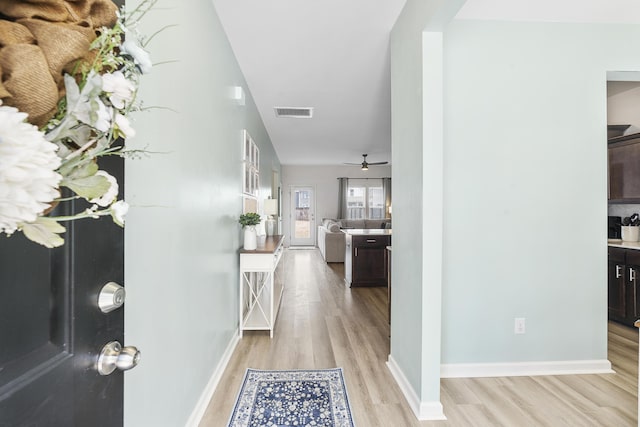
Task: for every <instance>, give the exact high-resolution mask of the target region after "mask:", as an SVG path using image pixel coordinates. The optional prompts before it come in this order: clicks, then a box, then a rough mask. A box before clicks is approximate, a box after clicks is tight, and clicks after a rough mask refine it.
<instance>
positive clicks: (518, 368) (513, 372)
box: [440, 359, 614, 378]
mask: <svg viewBox="0 0 640 427" xmlns="http://www.w3.org/2000/svg"><path fill="white" fill-rule="evenodd" d="M611 373H614V371H613V370H612V369H611V362H609V361H608V360H606V359H604V360H566V361H564V360H563V361H555V362H517V363H453V364H443V365H442V366H440V377H441V378H477V377H522V376H538V375H577V374H611Z"/></svg>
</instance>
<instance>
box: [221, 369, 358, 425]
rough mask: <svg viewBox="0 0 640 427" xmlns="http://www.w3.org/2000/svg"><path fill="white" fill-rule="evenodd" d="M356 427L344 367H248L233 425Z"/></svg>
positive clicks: (233, 414) (232, 417)
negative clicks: (280, 369)
mask: <svg viewBox="0 0 640 427" xmlns="http://www.w3.org/2000/svg"><path fill="white" fill-rule="evenodd" d="M259 426H270V427H282V426H314V427H354V423H353V418H352V416H351V408H350V407H349V399H348V398H347V389H346V387H345V385H344V377H343V376H342V368H336V369H321V370H313V371H307V370H296V371H259V370H256V369H247V373H246V374H245V376H244V381H243V383H242V388H241V389H240V394H239V395H238V400H237V401H236V406H235V408H234V409H233V413H232V414H231V419H230V421H229V427H259Z"/></svg>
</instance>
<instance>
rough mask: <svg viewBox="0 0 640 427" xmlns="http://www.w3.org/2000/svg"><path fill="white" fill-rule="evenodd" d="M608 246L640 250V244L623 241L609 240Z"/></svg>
mask: <svg viewBox="0 0 640 427" xmlns="http://www.w3.org/2000/svg"><path fill="white" fill-rule="evenodd" d="M607 246H613V247H614V248H624V249H637V250H640V242H623V241H622V239H607Z"/></svg>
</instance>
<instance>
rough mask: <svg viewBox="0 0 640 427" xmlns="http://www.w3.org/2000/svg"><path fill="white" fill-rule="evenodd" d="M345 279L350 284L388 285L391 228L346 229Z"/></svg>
mask: <svg viewBox="0 0 640 427" xmlns="http://www.w3.org/2000/svg"><path fill="white" fill-rule="evenodd" d="M342 231H343V232H344V233H345V234H346V236H345V256H344V281H345V283H346V284H347V285H348V286H387V274H388V269H387V262H386V257H387V250H386V248H387V246H390V245H391V230H389V229H377V228H375V229H346V230H342Z"/></svg>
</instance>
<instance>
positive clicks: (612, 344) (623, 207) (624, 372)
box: [607, 71, 640, 383]
mask: <svg viewBox="0 0 640 427" xmlns="http://www.w3.org/2000/svg"><path fill="white" fill-rule="evenodd" d="M638 105H640V72H637V71H633V72H632V71H613V72H612V71H609V72H607V138H608V139H607V151H608V152H609V155H612V153H615V152H616V151H617V150H620V149H621V148H620V147H619V146H620V144H630V141H631V140H630V139H629V138H633V136H634V135H635V134H637V133H640V118H639V116H638V114H637V110H638ZM625 138H626V141H625ZM611 143H613V145H611V146H610V145H609V144H611ZM616 145H618V147H617V148H616ZM611 147H614V148H611ZM627 147H629V145H627ZM612 150H613V151H612ZM613 155H614V157H612V158H611V159H610V158H607V167H608V172H607V180H608V182H607V193H608V200H607V212H608V215H609V216H610V217H620V218H624V217H629V216H631V215H632V214H634V213H636V212H640V204H638V203H629V202H628V201H627V202H625V201H624V200H623V199H624V198H625V197H627V198H628V197H629V196H628V195H626V194H624V193H622V192H620V190H619V188H618V187H619V185H617V184H619V183H621V182H626V179H628V178H627V177H626V175H624V174H620V175H618V173H619V172H621V171H622V170H621V169H620V168H619V167H618V166H615V167H613V168H611V165H612V164H615V163H617V161H616V160H613V159H615V158H616V157H615V154H613ZM610 162H611V163H610ZM620 164H623V162H620ZM610 177H611V178H612V180H611V181H609V178H610ZM615 177H617V179H616V178H615ZM629 187H630V186H629ZM625 191H628V190H625ZM611 219H612V220H613V221H615V220H616V219H615V218H611ZM607 237H619V235H616V236H613V235H612V236H607ZM613 242H617V241H615V240H614V241H613ZM609 256H611V255H609ZM608 261H609V260H608ZM612 266H613V267H612ZM612 268H613V271H614V274H613V278H612V277H611V273H609V280H608V283H607V287H608V289H607V295H608V304H607V306H608V316H607V317H608V318H610V317H613V318H614V320H620V321H621V323H617V322H615V321H612V320H608V321H607V358H608V360H609V361H610V362H611V363H612V365H613V366H612V367H613V369H614V370H615V371H616V372H617V373H618V375H621V376H626V377H631V378H633V381H635V382H636V383H637V381H638V378H637V364H635V365H633V364H632V365H628V364H626V363H625V362H624V361H625V360H628V359H629V358H630V357H633V356H634V355H636V356H637V352H638V332H637V329H636V328H635V327H633V326H631V325H630V324H629V323H628V317H631V316H633V318H634V319H635V318H637V317H636V313H635V312H636V308H635V299H636V297H635V292H633V293H632V292H630V291H631V289H633V287H634V286H636V284H635V283H629V281H627V280H626V279H624V278H623V279H622V282H620V281H619V280H616V279H617V274H616V271H617V270H616V262H615V261H613V262H612V263H610V265H609V271H611V270H612ZM625 270H626V271H625V273H626V272H629V270H628V269H626V268H625ZM629 274H634V273H629ZM623 277H624V275H623ZM619 284H620V285H621V288H618V287H617V286H618V285H619ZM629 286H631V287H629ZM620 291H622V292H620ZM617 297H621V299H618V298H617ZM625 300H626V302H627V304H625ZM630 300H631V301H630ZM620 307H621V308H622V312H621V313H620V312H619V311H616V309H620ZM616 315H618V316H620V317H616Z"/></svg>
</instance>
